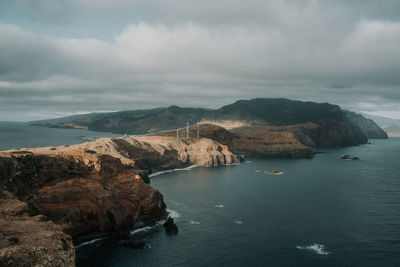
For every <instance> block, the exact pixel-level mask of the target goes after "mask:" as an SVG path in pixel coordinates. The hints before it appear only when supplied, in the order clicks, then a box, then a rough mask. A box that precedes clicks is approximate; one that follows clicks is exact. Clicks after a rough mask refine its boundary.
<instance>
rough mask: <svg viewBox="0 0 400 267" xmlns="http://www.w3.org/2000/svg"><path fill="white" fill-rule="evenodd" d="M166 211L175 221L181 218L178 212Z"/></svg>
mask: <svg viewBox="0 0 400 267" xmlns="http://www.w3.org/2000/svg"><path fill="white" fill-rule="evenodd" d="M166 211H167V212H168V214H169V216H171V217H172V218H174V219H176V218H180V217H181V214H180V213H179V212H177V211H176V210H172V209H166Z"/></svg>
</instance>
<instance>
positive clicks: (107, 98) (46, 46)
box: [0, 0, 400, 121]
mask: <svg viewBox="0 0 400 267" xmlns="http://www.w3.org/2000/svg"><path fill="white" fill-rule="evenodd" d="M255 97H286V98H291V99H300V100H311V101H317V102H330V103H334V104H339V105H340V106H341V107H342V108H346V109H351V110H356V111H363V112H367V113H368V112H369V113H371V114H377V115H384V116H390V117H394V118H400V1H398V0H371V1H368V0H354V1H350V0H336V1H333V0H332V1H330V0H323V1H322V0H321V1H317V0H314V1H308V0H297V1H295V0H293V1H285V0H276V1H273V0H272V1H267V0H246V1H243V0H229V1H228V0H218V1H216V0H201V1H198V0H196V1H195V0H181V1H180V0H159V1H155V0H143V1H141V0H108V1H107V0H96V1H93V0H70V1H66V0H65V1H62V0H1V1H0V120H18V121H28V120H34V119H42V118H52V117H60V116H65V115H72V114H77V113H88V112H94V111H116V110H128V109H141V108H152V107H158V106H169V105H171V104H176V105H179V106H193V107H199V106H201V107H210V108H217V107H220V106H222V105H225V104H229V103H232V102H234V101H236V100H238V99H251V98H255Z"/></svg>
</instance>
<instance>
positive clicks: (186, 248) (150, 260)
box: [77, 139, 400, 266]
mask: <svg viewBox="0 0 400 267" xmlns="http://www.w3.org/2000/svg"><path fill="white" fill-rule="evenodd" d="M325 151H327V152H329V154H319V155H317V156H316V157H315V158H314V159H255V158H252V159H250V161H251V162H248V163H244V164H240V165H237V166H222V167H217V168H201V167H198V168H194V169H191V170H189V171H177V172H173V173H168V174H163V175H159V176H156V177H154V178H152V186H153V187H155V188H157V189H159V190H160V191H161V192H162V193H163V195H164V198H165V200H166V203H167V206H168V208H169V209H171V210H173V211H174V214H175V216H176V215H178V216H177V217H176V223H177V225H178V227H179V234H178V235H176V236H168V235H166V234H165V232H164V231H163V229H162V227H161V226H158V227H154V228H152V229H151V230H148V231H142V232H140V233H137V234H134V235H133V238H134V239H141V240H145V241H146V242H148V243H149V244H150V246H151V248H148V249H143V250H132V249H129V248H125V247H122V246H120V245H119V244H118V243H117V242H115V241H112V240H101V241H98V242H93V243H92V244H87V245H82V246H80V247H78V248H77V256H78V261H77V263H78V266H400V208H399V204H400V170H399V166H398V164H399V160H400V140H399V139H390V140H372V144H371V145H362V146H356V147H348V148H340V149H329V150H325ZM343 154H350V155H353V156H358V157H360V158H361V160H359V161H346V160H341V159H340V156H341V155H343ZM258 169H266V170H273V169H278V170H283V171H284V174H283V175H280V176H272V175H268V174H262V173H257V172H255V170H258ZM314 244H320V245H322V246H321V247H318V246H317V245H314ZM313 245H314V247H312V246H313ZM310 246H311V247H310ZM313 248H314V249H313Z"/></svg>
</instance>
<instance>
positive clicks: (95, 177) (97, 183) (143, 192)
mask: <svg viewBox="0 0 400 267" xmlns="http://www.w3.org/2000/svg"><path fill="white" fill-rule="evenodd" d="M235 162H236V156H235V155H234V154H232V153H231V152H230V151H229V150H228V147H227V146H224V145H221V144H219V143H217V142H216V141H213V140H210V139H205V138H203V139H200V140H196V141H194V142H192V143H184V142H182V141H179V140H176V139H175V138H172V137H160V136H143V137H135V138H134V137H127V138H113V139H108V138H102V139H99V140H96V141H94V142H88V143H84V144H80V145H73V146H60V147H45V148H34V149H27V150H19V151H7V152H1V153H0V186H1V187H2V188H3V189H5V190H7V191H10V192H12V193H13V194H15V195H16V196H17V197H18V198H19V199H21V200H23V201H26V202H27V203H28V204H29V207H30V212H31V214H43V215H45V216H47V217H48V218H49V219H51V220H52V221H54V222H55V223H57V224H59V225H60V226H61V227H62V229H63V230H64V231H65V232H67V233H69V234H71V235H72V236H73V237H76V236H78V235H81V234H86V233H91V232H98V231H125V230H127V229H129V227H130V226H131V225H132V224H133V223H135V222H136V221H139V220H140V221H144V222H150V221H152V220H155V219H159V218H161V217H162V216H163V215H164V210H165V204H164V201H163V197H162V195H161V193H160V192H159V191H158V190H154V189H153V188H152V187H150V186H149V185H148V184H146V183H145V182H144V181H143V179H142V178H141V176H140V175H141V173H142V172H143V171H146V172H151V171H157V170H164V169H170V168H176V167H184V166H189V165H201V166H217V165H221V164H231V163H235Z"/></svg>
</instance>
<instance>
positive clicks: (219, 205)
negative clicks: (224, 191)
mask: <svg viewBox="0 0 400 267" xmlns="http://www.w3.org/2000/svg"><path fill="white" fill-rule="evenodd" d="M223 207H224V205H222V204H218V205H214V208H223Z"/></svg>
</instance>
